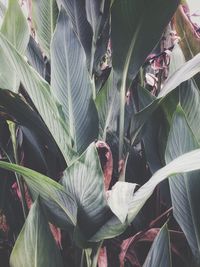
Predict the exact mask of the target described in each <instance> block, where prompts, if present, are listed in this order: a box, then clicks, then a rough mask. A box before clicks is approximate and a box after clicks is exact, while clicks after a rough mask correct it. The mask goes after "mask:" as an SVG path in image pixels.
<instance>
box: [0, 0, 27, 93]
mask: <svg viewBox="0 0 200 267" xmlns="http://www.w3.org/2000/svg"><path fill="white" fill-rule="evenodd" d="M1 33H2V34H3V35H4V36H5V37H6V38H7V40H8V41H9V42H10V43H11V44H12V45H13V46H14V47H15V48H16V50H17V51H18V52H19V53H21V54H24V52H25V50H26V47H27V44H28V40H29V29H28V24H27V21H26V18H25V17H24V14H23V12H22V10H21V7H20V5H19V3H18V1H17V0H9V2H8V9H7V11H6V14H5V17H4V20H3V24H2V26H1ZM0 61H1V64H0V87H1V88H3V89H10V90H15V91H17V90H18V87H19V77H18V75H17V74H16V73H15V71H14V69H13V66H12V65H10V63H9V61H8V60H7V57H6V55H5V54H4V52H3V51H0Z"/></svg>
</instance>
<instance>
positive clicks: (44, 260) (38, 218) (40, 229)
mask: <svg viewBox="0 0 200 267" xmlns="http://www.w3.org/2000/svg"><path fill="white" fill-rule="evenodd" d="M10 266H11V267H27V266H29V267H47V266H48V267H55V266H56V267H63V263H62V258H61V254H60V252H59V250H58V247H57V245H56V243H55V240H54V238H53V236H52V233H51V231H50V228H49V224H48V221H47V219H46V217H45V214H44V212H43V209H42V206H41V205H40V201H39V200H38V199H37V200H36V201H35V202H34V203H33V205H32V206H31V209H30V211H29V215H28V217H27V219H26V222H25V224H24V226H23V228H22V230H21V232H20V234H19V236H18V238H17V240H16V242H15V246H14V248H13V250H12V253H11V257H10Z"/></svg>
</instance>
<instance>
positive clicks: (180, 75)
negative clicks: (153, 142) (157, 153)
mask: <svg viewBox="0 0 200 267" xmlns="http://www.w3.org/2000/svg"><path fill="white" fill-rule="evenodd" d="M199 63H200V54H198V55H196V56H195V57H194V58H193V59H191V60H189V61H188V62H186V63H184V64H183V65H182V66H181V67H180V68H179V69H178V70H177V71H175V72H174V73H173V74H172V75H171V76H170V77H169V78H168V79H167V80H166V81H165V83H164V85H163V88H162V90H161V92H160V93H159V95H158V97H157V98H156V99H155V100H153V101H152V102H151V103H150V104H149V105H148V106H146V107H145V108H144V109H142V110H141V111H140V112H138V113H136V115H135V116H134V117H133V119H132V122H131V124H132V126H131V136H132V142H134V141H135V138H136V137H137V135H138V133H139V132H140V130H141V129H142V127H143V125H144V124H145V122H146V121H147V120H148V118H149V117H150V115H151V114H152V113H153V112H154V111H155V110H156V109H157V107H158V106H159V105H160V104H161V103H162V101H163V100H164V99H165V97H166V96H168V94H169V93H170V92H172V91H173V90H174V89H175V88H177V87H178V86H179V85H180V84H181V83H183V82H185V81H186V80H188V79H190V78H192V77H193V76H194V75H195V74H197V73H198V72H199V71H200V64H199Z"/></svg>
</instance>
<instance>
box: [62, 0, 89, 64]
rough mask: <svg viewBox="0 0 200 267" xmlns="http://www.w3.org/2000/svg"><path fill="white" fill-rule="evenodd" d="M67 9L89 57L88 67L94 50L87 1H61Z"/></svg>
mask: <svg viewBox="0 0 200 267" xmlns="http://www.w3.org/2000/svg"><path fill="white" fill-rule="evenodd" d="M59 1H60V2H61V4H62V5H63V7H64V8H65V10H66V12H67V14H68V16H69V17H70V20H71V22H72V25H73V28H74V31H75V33H76V34H77V36H78V37H79V39H80V41H81V44H82V46H83V48H84V50H85V53H86V56H87V63H88V66H89V65H90V58H91V48H92V27H91V25H90V23H89V22H88V20H87V15H86V9H85V0H59Z"/></svg>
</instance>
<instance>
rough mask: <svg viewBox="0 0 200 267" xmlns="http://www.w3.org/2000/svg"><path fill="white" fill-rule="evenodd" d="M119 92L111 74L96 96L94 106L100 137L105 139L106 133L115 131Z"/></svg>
mask: <svg viewBox="0 0 200 267" xmlns="http://www.w3.org/2000/svg"><path fill="white" fill-rule="evenodd" d="M119 97H120V95H119V91H118V90H117V88H116V85H115V84H114V80H113V72H112V71H111V73H110V76H109V77H108V79H107V81H106V82H105V84H104V86H103V88H101V90H100V92H99V93H98V94H97V97H96V99H95V104H96V107H97V111H98V115H99V131H100V136H101V137H103V139H104V140H105V139H106V131H107V130H110V131H116V130H117V127H116V121H117V116H118V113H119V103H120V99H119Z"/></svg>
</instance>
